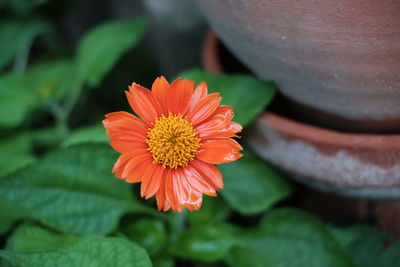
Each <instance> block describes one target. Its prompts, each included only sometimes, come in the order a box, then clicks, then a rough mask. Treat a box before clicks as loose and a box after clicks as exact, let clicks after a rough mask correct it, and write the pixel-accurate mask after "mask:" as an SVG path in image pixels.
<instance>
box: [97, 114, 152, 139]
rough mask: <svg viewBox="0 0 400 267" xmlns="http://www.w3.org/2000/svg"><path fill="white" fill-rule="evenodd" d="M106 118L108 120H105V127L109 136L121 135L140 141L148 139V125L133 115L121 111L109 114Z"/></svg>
mask: <svg viewBox="0 0 400 267" xmlns="http://www.w3.org/2000/svg"><path fill="white" fill-rule="evenodd" d="M105 117H106V119H105V120H103V125H104V128H106V131H107V133H108V134H109V135H110V134H114V133H120V134H125V135H129V136H132V137H137V139H138V140H143V139H145V138H146V135H147V127H146V124H145V123H144V122H143V121H142V120H141V119H139V118H137V117H135V116H133V115H132V114H130V113H128V112H124V111H119V112H112V113H108V114H106V116H105Z"/></svg>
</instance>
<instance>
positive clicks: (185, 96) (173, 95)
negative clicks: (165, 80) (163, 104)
mask: <svg viewBox="0 0 400 267" xmlns="http://www.w3.org/2000/svg"><path fill="white" fill-rule="evenodd" d="M193 90H194V81H189V80H187V79H183V80H181V79H180V78H178V79H176V80H175V81H173V82H172V83H171V86H170V87H169V90H168V94H167V107H168V112H171V113H172V114H182V115H183V114H185V112H186V110H187V109H188V107H189V104H190V100H191V99H192V96H193Z"/></svg>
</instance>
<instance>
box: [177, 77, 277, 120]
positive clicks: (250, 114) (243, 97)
mask: <svg viewBox="0 0 400 267" xmlns="http://www.w3.org/2000/svg"><path fill="white" fill-rule="evenodd" d="M180 77H182V78H187V79H189V80H194V81H195V82H196V84H198V83H200V82H203V81H205V82H206V83H207V85H208V91H209V92H210V93H215V92H218V93H220V94H221V96H222V104H224V105H229V106H232V107H233V108H234V112H235V117H234V119H233V120H234V121H236V122H238V123H240V124H241V125H242V126H246V125H247V124H249V123H250V122H251V121H253V120H254V118H255V117H256V116H257V115H258V114H259V113H260V112H261V111H262V110H263V109H264V108H265V107H266V106H267V105H268V104H269V103H270V102H271V101H272V99H273V97H274V95H275V86H274V85H273V84H272V83H268V82H264V81H261V80H258V79H256V78H254V77H253V76H250V75H243V74H236V75H227V74H223V75H218V74H213V73H208V72H204V71H200V70H191V71H187V72H184V73H181V74H180Z"/></svg>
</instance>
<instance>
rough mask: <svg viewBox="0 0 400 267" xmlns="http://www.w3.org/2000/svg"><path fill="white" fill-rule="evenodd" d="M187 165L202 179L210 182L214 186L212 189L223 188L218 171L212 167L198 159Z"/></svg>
mask: <svg viewBox="0 0 400 267" xmlns="http://www.w3.org/2000/svg"><path fill="white" fill-rule="evenodd" d="M189 165H190V166H192V167H193V168H194V169H195V170H196V171H197V172H198V173H199V174H200V175H201V176H202V177H203V179H206V180H208V181H209V182H211V183H212V184H213V185H214V186H213V187H214V188H223V187H224V182H223V180H222V174H221V172H220V171H219V169H218V168H217V167H215V166H214V165H212V164H209V163H206V162H204V161H201V160H199V159H194V160H192V161H191V162H190V164H189Z"/></svg>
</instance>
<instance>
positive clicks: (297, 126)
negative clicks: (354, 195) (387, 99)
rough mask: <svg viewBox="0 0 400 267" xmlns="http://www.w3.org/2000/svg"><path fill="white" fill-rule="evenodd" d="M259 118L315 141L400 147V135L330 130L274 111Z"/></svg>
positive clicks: (295, 134) (291, 133)
mask: <svg viewBox="0 0 400 267" xmlns="http://www.w3.org/2000/svg"><path fill="white" fill-rule="evenodd" d="M258 120H259V121H260V122H261V123H263V124H266V125H268V126H269V127H271V128H273V129H275V130H278V131H279V132H282V133H285V134H287V135H290V136H292V137H296V138H299V139H304V140H312V142H313V143H324V144H334V145H336V146H337V145H340V146H352V147H354V146H360V147H364V148H381V149H384V148H389V149H400V135H397V134H393V135H383V134H353V133H343V132H338V131H333V130H328V129H324V128H320V127H316V126H312V125H308V124H304V123H301V122H297V121H293V120H291V119H288V118H285V117H282V116H280V115H278V114H275V113H272V112H269V111H267V112H263V113H262V114H261V115H260V116H259V117H258Z"/></svg>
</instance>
